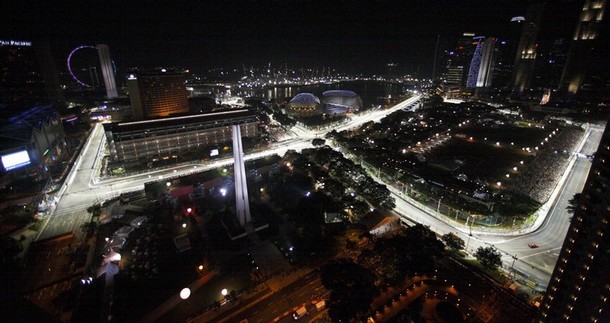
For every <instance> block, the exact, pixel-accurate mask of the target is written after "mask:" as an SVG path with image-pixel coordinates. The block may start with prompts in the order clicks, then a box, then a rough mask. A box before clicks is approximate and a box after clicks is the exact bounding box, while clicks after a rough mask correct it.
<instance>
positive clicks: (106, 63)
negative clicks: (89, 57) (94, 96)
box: [96, 44, 119, 99]
mask: <svg viewBox="0 0 610 323" xmlns="http://www.w3.org/2000/svg"><path fill="white" fill-rule="evenodd" d="M97 53H98V55H99V57H100V65H101V66H102V76H104V86H105V87H106V96H107V97H108V98H109V99H115V98H116V97H118V96H119V95H118V93H117V89H116V82H115V80H114V68H113V66H112V59H111V58H110V48H108V45H106V44H97ZM96 77H97V73H96Z"/></svg>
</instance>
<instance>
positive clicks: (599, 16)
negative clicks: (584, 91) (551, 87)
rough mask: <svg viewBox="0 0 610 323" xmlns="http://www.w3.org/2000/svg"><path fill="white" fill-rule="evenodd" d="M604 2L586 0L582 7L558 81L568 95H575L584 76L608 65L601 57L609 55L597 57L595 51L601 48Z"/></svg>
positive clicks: (604, 58)
mask: <svg viewBox="0 0 610 323" xmlns="http://www.w3.org/2000/svg"><path fill="white" fill-rule="evenodd" d="M606 3H607V1H606V0H587V1H585V4H584V6H583V8H582V11H581V13H580V17H579V19H578V23H577V25H576V30H575V31H574V36H573V38H572V45H571V46H570V51H569V53H568V58H567V61H566V64H565V67H564V70H563V74H562V76H561V82H560V89H561V90H564V91H565V92H567V93H568V94H577V93H578V92H579V91H580V90H581V87H582V85H583V83H584V82H585V78H586V77H587V76H591V74H592V73H593V74H595V73H596V72H598V71H596V70H595V69H596V68H598V67H600V66H605V65H607V59H608V58H607V57H605V55H603V54H606V55H607V54H608V53H603V54H602V55H600V53H598V51H599V49H598V48H596V47H598V46H599V45H600V44H599V36H600V29H601V27H602V23H603V18H604V11H605V9H606ZM606 36H607V35H606ZM595 60H598V61H602V62H596V61H595Z"/></svg>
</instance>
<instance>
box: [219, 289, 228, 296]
mask: <svg viewBox="0 0 610 323" xmlns="http://www.w3.org/2000/svg"><path fill="white" fill-rule="evenodd" d="M228 294H229V291H228V290H227V289H226V288H223V289H222V290H221V291H220V295H222V296H227V295H228Z"/></svg>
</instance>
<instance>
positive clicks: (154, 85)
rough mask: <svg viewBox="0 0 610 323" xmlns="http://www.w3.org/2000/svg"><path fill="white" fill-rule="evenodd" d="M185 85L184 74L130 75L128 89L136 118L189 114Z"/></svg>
mask: <svg viewBox="0 0 610 323" xmlns="http://www.w3.org/2000/svg"><path fill="white" fill-rule="evenodd" d="M185 83H186V78H185V76H184V74H176V73H170V72H161V73H155V74H131V75H129V77H128V78H127V88H128V90H129V99H130V101H131V106H132V109H133V116H134V118H136V119H147V118H156V117H168V116H171V115H176V114H182V113H188V112H189V103H188V93H187V91H186V85H185Z"/></svg>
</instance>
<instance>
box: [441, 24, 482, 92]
mask: <svg viewBox="0 0 610 323" xmlns="http://www.w3.org/2000/svg"><path fill="white" fill-rule="evenodd" d="M473 37H475V34H473V33H463V34H462V35H461V36H460V37H458V38H457V39H456V40H455V43H454V44H452V46H451V47H450V49H448V50H446V51H445V55H444V63H443V65H444V71H443V73H442V78H443V80H444V84H446V85H448V86H454V87H461V86H464V85H465V84H466V77H467V76H468V69H469V67H470V60H471V59H472V54H473V53H474V49H475V46H474V45H473V42H472V38H473Z"/></svg>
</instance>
